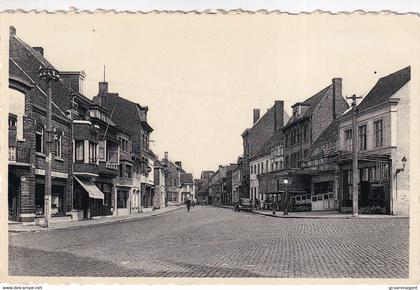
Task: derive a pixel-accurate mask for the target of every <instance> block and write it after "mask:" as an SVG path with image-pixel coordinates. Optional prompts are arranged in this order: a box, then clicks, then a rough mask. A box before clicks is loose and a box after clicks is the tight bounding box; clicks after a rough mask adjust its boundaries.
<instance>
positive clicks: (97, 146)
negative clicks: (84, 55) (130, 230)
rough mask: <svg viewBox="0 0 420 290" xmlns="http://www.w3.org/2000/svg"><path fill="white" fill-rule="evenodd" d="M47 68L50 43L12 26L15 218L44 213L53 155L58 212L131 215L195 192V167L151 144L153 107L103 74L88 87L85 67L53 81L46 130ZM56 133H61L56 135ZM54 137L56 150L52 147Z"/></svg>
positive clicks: (54, 210) (11, 199) (54, 209)
mask: <svg viewBox="0 0 420 290" xmlns="http://www.w3.org/2000/svg"><path fill="white" fill-rule="evenodd" d="M40 68H50V69H54V70H55V69H56V68H55V67H54V66H53V65H52V64H51V63H50V62H49V61H48V60H47V59H46V58H45V57H44V49H43V48H41V47H31V46H30V45H28V44H27V43H25V42H24V41H23V40H22V39H20V38H19V37H18V36H17V35H16V29H15V28H14V27H11V28H10V37H9V90H8V94H9V98H8V99H9V108H10V110H9V120H8V122H9V134H8V137H9V141H8V143H9V174H8V181H9V182H8V185H9V188H8V206H9V219H10V220H14V221H21V222H33V221H34V220H36V218H37V217H41V216H42V215H43V213H44V199H45V174H46V172H45V171H46V161H47V160H48V159H50V162H51V183H52V198H51V214H52V216H53V218H55V217H56V218H58V217H60V218H61V219H73V220H79V219H87V218H91V217H94V216H104V215H130V214H134V213H139V212H142V211H146V210H153V209H158V208H161V207H165V206H168V205H178V204H180V203H181V202H183V201H184V200H185V199H186V198H193V194H194V184H193V180H192V175H191V174H189V173H187V172H185V170H184V169H183V168H182V166H181V162H179V161H177V162H171V161H170V160H169V159H168V153H167V152H165V156H164V158H162V159H159V157H158V156H157V155H155V154H154V153H153V151H152V150H151V148H150V145H149V144H150V142H151V140H150V136H151V134H152V132H153V128H152V127H151V125H150V124H149V122H148V120H147V114H148V107H147V106H142V105H140V104H138V103H135V102H132V101H129V100H127V99H125V98H123V97H121V96H119V94H118V93H112V92H110V91H109V90H108V82H106V81H105V79H104V81H103V82H99V88H98V93H97V95H95V96H93V98H88V97H86V96H85V95H84V94H83V82H84V79H85V78H86V74H85V72H83V71H59V78H58V80H57V81H52V82H51V83H50V85H51V92H52V127H53V132H52V134H48V132H47V130H46V115H47V89H48V88H47V84H46V82H45V81H43V80H42V79H40V77H39V73H40ZM51 135H53V136H54V141H53V140H51V137H50V136H51ZM49 144H51V145H52V146H51V148H52V149H51V150H52V155H51V156H46V154H45V153H46V151H45V148H46V146H47V145H49Z"/></svg>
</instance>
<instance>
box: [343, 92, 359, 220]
mask: <svg viewBox="0 0 420 290" xmlns="http://www.w3.org/2000/svg"><path fill="white" fill-rule="evenodd" d="M361 98H362V97H356V95H353V96H351V97H346V99H351V100H352V103H351V107H352V110H353V121H352V122H353V124H352V125H353V126H352V138H351V139H352V145H351V148H352V159H353V162H352V165H353V166H352V172H353V217H357V216H358V214H359V189H358V184H359V175H358V168H357V167H358V162H357V158H358V157H357V150H358V148H357V146H358V144H357V134H358V131H357V108H356V107H357V99H361Z"/></svg>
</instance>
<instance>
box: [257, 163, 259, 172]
mask: <svg viewBox="0 0 420 290" xmlns="http://www.w3.org/2000/svg"><path fill="white" fill-rule="evenodd" d="M257 174H260V164H259V163H258V167H257Z"/></svg>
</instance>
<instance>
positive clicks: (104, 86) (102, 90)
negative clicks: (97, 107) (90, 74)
mask: <svg viewBox="0 0 420 290" xmlns="http://www.w3.org/2000/svg"><path fill="white" fill-rule="evenodd" d="M107 93H108V82H99V95H105V94H107Z"/></svg>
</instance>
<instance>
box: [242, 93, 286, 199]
mask: <svg viewBox="0 0 420 290" xmlns="http://www.w3.org/2000/svg"><path fill="white" fill-rule="evenodd" d="M288 120H289V116H288V115H287V113H286V112H285V111H284V102H283V101H275V102H274V106H272V107H271V108H269V109H268V110H267V112H266V113H265V114H264V115H263V116H262V117H261V118H260V110H259V109H254V111H253V126H252V127H251V128H248V129H246V130H245V131H244V132H243V133H242V139H243V149H244V153H243V155H242V159H241V160H240V162H238V166H239V167H240V168H241V177H242V182H241V183H242V184H241V187H240V189H241V192H240V197H249V196H250V195H251V191H250V166H249V162H250V160H251V159H252V158H254V157H255V156H256V155H257V154H258V152H259V151H260V150H261V148H262V147H263V146H264V144H265V143H266V142H267V141H268V140H269V139H270V138H271V137H272V136H273V135H274V133H275V132H277V131H280V130H282V128H283V126H284V124H285V123H286V122H287V121H288Z"/></svg>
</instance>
